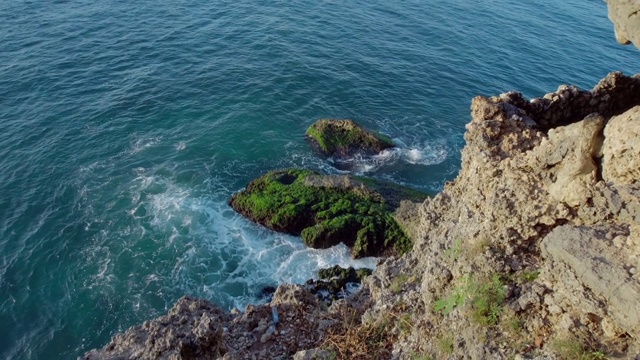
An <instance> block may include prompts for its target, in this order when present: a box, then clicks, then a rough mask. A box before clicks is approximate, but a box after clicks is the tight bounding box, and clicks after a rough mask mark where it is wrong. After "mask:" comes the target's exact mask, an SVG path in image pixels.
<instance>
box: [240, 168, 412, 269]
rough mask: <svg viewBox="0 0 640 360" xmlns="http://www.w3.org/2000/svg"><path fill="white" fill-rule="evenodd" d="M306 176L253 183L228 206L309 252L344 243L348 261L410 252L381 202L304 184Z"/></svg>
mask: <svg viewBox="0 0 640 360" xmlns="http://www.w3.org/2000/svg"><path fill="white" fill-rule="evenodd" d="M310 175H314V176H319V174H316V173H314V172H312V171H308V170H298V169H290V170H278V171H272V172H270V173H267V174H265V175H263V176H261V177H259V178H257V179H255V180H253V181H252V182H251V183H249V185H248V186H247V188H246V189H245V190H243V191H241V192H239V193H237V194H235V195H234V196H233V197H232V199H231V201H230V205H231V206H232V207H233V208H234V209H235V210H236V211H238V212H239V213H241V214H243V215H245V216H246V217H248V218H249V219H251V220H253V221H255V222H257V223H260V224H262V225H264V226H266V227H268V228H270V229H273V230H276V231H281V232H285V233H289V234H292V235H300V236H301V237H302V240H303V242H304V243H305V244H306V245H307V246H310V247H313V248H328V247H331V246H333V245H336V244H338V243H340V242H344V243H345V244H346V245H347V246H349V247H350V248H351V254H352V256H353V257H355V258H358V257H363V256H381V255H390V254H403V253H406V252H408V251H409V250H411V247H412V244H411V240H410V239H409V238H408V237H407V236H406V235H405V234H404V232H403V231H402V229H401V228H400V226H399V225H398V223H396V221H395V220H394V219H393V217H392V215H391V213H390V212H389V211H388V209H387V208H386V207H385V203H384V201H382V200H380V199H379V198H377V197H375V196H373V195H370V194H369V193H368V192H366V191H357V190H358V189H356V190H354V189H351V188H340V187H330V186H313V185H309V184H306V183H305V179H306V178H307V177H308V176H310Z"/></svg>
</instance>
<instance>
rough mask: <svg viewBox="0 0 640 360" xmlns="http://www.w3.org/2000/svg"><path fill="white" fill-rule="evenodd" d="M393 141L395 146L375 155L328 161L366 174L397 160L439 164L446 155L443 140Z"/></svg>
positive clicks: (408, 162)
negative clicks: (419, 141)
mask: <svg viewBox="0 0 640 360" xmlns="http://www.w3.org/2000/svg"><path fill="white" fill-rule="evenodd" d="M393 141H394V143H395V144H396V147H394V148H390V149H385V150H383V151H381V152H380V153H379V154H376V155H372V156H366V155H362V154H356V155H354V156H352V157H349V158H346V159H337V158H329V159H328V162H329V163H331V164H333V165H334V166H336V167H337V168H338V169H343V170H344V169H347V170H348V171H350V172H353V173H356V174H367V173H371V172H374V171H376V170H378V169H380V168H381V167H384V166H390V165H394V164H396V163H399V162H402V163H407V164H412V165H425V166H428V165H435V164H440V163H442V162H443V161H445V160H446V159H447V156H448V152H447V147H446V144H445V142H444V141H440V142H432V143H424V144H412V145H407V144H405V143H404V142H403V141H402V140H400V139H394V140H393Z"/></svg>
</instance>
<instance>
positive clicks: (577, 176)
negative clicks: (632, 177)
mask: <svg viewBox="0 0 640 360" xmlns="http://www.w3.org/2000/svg"><path fill="white" fill-rule="evenodd" d="M603 126H604V118H603V117H602V116H600V115H596V114H594V115H590V116H588V117H587V118H585V119H584V120H582V121H580V122H577V123H574V124H571V125H567V126H560V127H557V128H555V129H551V130H549V134H548V136H549V137H548V138H547V139H546V141H543V143H542V144H540V146H539V147H538V148H537V149H536V150H537V151H536V156H535V157H536V158H537V161H545V159H546V163H547V165H548V166H554V167H555V169H557V170H556V171H554V174H553V177H555V181H553V183H551V184H550V185H549V194H550V195H551V196H552V197H553V198H554V199H555V200H556V201H558V202H565V203H567V204H569V205H571V206H576V205H579V204H584V203H586V201H587V200H588V199H589V198H590V197H591V193H592V191H591V189H592V187H593V184H595V181H596V170H597V166H596V164H595V161H594V157H595V155H596V152H597V151H598V150H599V149H600V146H601V144H602V135H601V131H602V128H603Z"/></svg>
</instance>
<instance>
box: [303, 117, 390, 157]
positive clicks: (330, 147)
mask: <svg viewBox="0 0 640 360" xmlns="http://www.w3.org/2000/svg"><path fill="white" fill-rule="evenodd" d="M306 135H307V137H308V138H309V139H311V141H312V142H313V143H314V144H315V145H317V147H318V149H319V150H320V151H321V152H322V153H323V154H325V155H327V156H337V157H349V156H352V155H354V154H357V153H362V154H367V155H374V154H378V153H379V152H381V151H382V150H384V149H388V148H390V147H393V146H394V145H393V143H392V142H391V139H389V138H388V137H386V136H384V135H381V134H378V133H375V132H372V131H369V130H365V129H364V128H362V127H361V126H360V125H358V124H356V123H355V122H353V121H352V120H335V119H322V120H318V121H316V122H315V123H313V125H311V126H309V128H308V129H307V132H306Z"/></svg>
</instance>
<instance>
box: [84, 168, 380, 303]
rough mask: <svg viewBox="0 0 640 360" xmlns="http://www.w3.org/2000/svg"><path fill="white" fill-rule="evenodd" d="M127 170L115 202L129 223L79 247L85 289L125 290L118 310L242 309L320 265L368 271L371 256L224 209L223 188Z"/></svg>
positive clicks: (160, 172) (161, 172) (107, 293)
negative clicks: (206, 305)
mask: <svg viewBox="0 0 640 360" xmlns="http://www.w3.org/2000/svg"><path fill="white" fill-rule="evenodd" d="M134 173H135V175H136V176H135V178H134V179H132V180H131V182H130V183H129V185H128V189H127V190H126V191H123V192H121V195H120V199H117V200H116V201H115V202H116V203H128V204H129V205H127V206H124V207H126V210H125V211H124V213H126V215H127V218H128V219H123V220H121V221H119V222H118V223H114V224H113V226H112V227H111V228H110V230H109V231H102V232H100V233H99V234H97V235H96V238H95V239H94V245H93V246H90V247H88V248H87V249H86V250H85V254H84V258H85V263H84V270H85V273H87V275H88V276H87V279H88V280H87V282H86V283H85V286H86V287H87V288H92V289H95V290H96V292H97V293H101V294H102V295H101V297H102V298H104V299H105V300H99V301H108V302H109V303H112V302H113V299H112V298H113V297H114V296H115V294H116V293H120V292H125V293H128V294H130V295H131V296H130V297H128V298H126V299H123V300H120V301H121V302H123V303H124V304H121V305H120V306H124V307H126V308H129V309H130V311H133V312H134V313H139V312H140V313H141V315H142V313H149V311H152V310H153V309H157V305H154V304H157V302H159V301H161V302H165V306H168V305H170V304H169V302H168V301H170V300H169V299H171V298H175V297H177V296H181V295H183V294H188V295H193V296H198V297H203V298H207V299H209V300H211V301H213V302H215V303H217V304H219V305H220V306H222V307H223V308H231V307H235V308H238V309H244V307H245V306H246V305H248V304H250V303H257V302H260V301H261V299H260V292H261V290H262V289H263V288H264V287H266V286H275V285H278V284H281V283H304V282H305V281H306V280H308V279H310V278H315V277H316V273H317V270H318V269H320V268H325V267H330V266H333V265H340V266H343V267H349V266H353V267H356V268H362V267H366V268H375V263H376V259H375V258H365V259H358V260H354V259H351V258H350V256H349V249H348V248H347V247H346V246H345V245H342V244H341V245H338V246H335V247H333V248H330V249H323V250H316V249H308V248H306V246H305V245H304V244H303V243H302V241H301V239H300V238H299V237H295V236H289V235H286V234H280V233H276V232H273V231H270V230H268V229H266V228H264V227H262V226H259V225H256V224H254V223H252V222H250V221H248V220H247V219H245V218H243V217H242V216H240V215H238V214H237V213H235V212H234V211H233V210H232V209H231V208H230V207H229V206H228V205H227V203H226V198H227V197H228V194H227V192H226V191H223V190H220V191H219V192H217V191H215V189H214V191H213V194H211V193H207V192H205V191H203V189H198V188H190V187H188V186H185V185H181V184H179V183H176V182H175V181H174V180H173V175H171V171H170V170H166V169H144V168H136V169H135V171H134ZM214 186H215V185H214ZM209 190H211V189H209ZM119 279H120V280H119ZM122 279H126V281H124V282H122V281H121V280H122Z"/></svg>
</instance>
